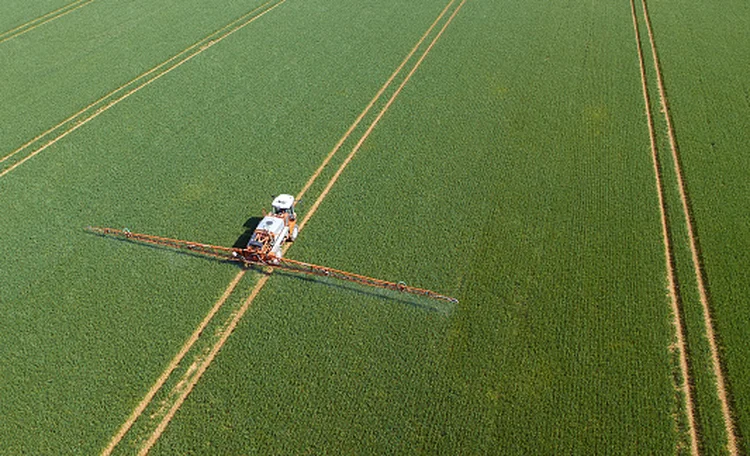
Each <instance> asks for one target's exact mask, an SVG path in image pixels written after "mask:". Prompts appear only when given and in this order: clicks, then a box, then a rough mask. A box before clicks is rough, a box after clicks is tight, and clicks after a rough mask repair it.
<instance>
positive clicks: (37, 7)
mask: <svg viewBox="0 0 750 456" xmlns="http://www.w3.org/2000/svg"><path fill="white" fill-rule="evenodd" d="M89 2H90V0H75V1H73V2H70V3H67V4H63V3H65V1H64V0H57V1H55V0H52V1H48V2H18V4H14V2H3V11H2V12H3V15H2V19H1V20H0V30H3V29H4V28H5V27H8V26H10V27H12V28H9V29H7V30H5V31H3V32H0V43H1V42H3V41H7V40H10V39H12V38H14V37H16V36H18V35H21V34H23V33H26V32H27V31H29V30H31V29H32V28H35V27H38V26H39V25H42V23H46V22H49V21H52V20H55V19H57V18H59V17H61V16H62V15H64V14H67V12H69V11H71V10H72V9H73V8H76V7H78V6H80V5H81V4H82V3H89ZM61 5H62V6H61ZM45 7H52V8H55V9H53V10H52V11H44V12H43V8H45ZM27 8H28V9H27ZM37 14H38V15H39V16H37V17H34V18H33V19H30V18H29V16H34V15H37ZM14 22H16V23H17V22H23V23H21V24H18V25H16V24H14Z"/></svg>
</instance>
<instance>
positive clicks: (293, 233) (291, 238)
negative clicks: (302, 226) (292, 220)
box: [289, 225, 299, 242]
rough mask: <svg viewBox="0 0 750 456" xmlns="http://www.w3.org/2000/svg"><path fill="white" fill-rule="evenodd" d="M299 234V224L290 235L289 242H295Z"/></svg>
mask: <svg viewBox="0 0 750 456" xmlns="http://www.w3.org/2000/svg"><path fill="white" fill-rule="evenodd" d="M298 235H299V228H298V227H297V225H294V229H293V230H292V234H290V235H289V242H294V240H295V239H297V236H298Z"/></svg>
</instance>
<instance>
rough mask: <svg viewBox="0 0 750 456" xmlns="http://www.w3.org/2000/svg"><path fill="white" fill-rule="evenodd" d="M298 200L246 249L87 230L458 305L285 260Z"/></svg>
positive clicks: (266, 221) (277, 204)
mask: <svg viewBox="0 0 750 456" xmlns="http://www.w3.org/2000/svg"><path fill="white" fill-rule="evenodd" d="M294 204H295V201H294V197H293V196H292V195H287V194H283V195H279V196H277V197H276V198H275V199H274V200H273V203H272V207H273V211H272V212H271V213H269V214H266V215H265V216H264V217H263V219H262V220H261V221H260V223H259V224H258V226H257V227H256V228H255V231H253V234H252V236H251V237H250V240H249V241H248V242H247V246H246V247H245V248H244V249H241V248H230V247H222V246H216V245H210V244H201V243H198V242H191V241H183V240H179V239H170V238H165V237H159V236H153V235H149V234H140V233H133V232H131V231H130V230H128V229H124V230H118V229H115V228H100V227H93V226H89V227H87V228H86V231H89V232H91V233H94V234H98V235H101V236H112V237H116V238H121V239H125V240H128V241H131V242H136V243H143V244H150V245H157V246H161V247H166V248H171V249H174V250H182V251H189V252H191V253H193V254H195V255H200V256H205V257H211V258H216V259H220V260H225V261H233V262H238V263H241V264H242V265H243V266H270V267H272V268H277V269H282V270H285V271H290V272H294V273H301V274H308V275H315V276H321V277H330V278H334V279H339V280H346V281H349V282H355V283H358V284H361V285H366V286H370V287H377V288H384V289H388V290H395V291H399V292H403V293H411V294H414V295H419V296H426V297H428V298H432V299H439V300H443V301H448V302H451V303H457V302H458V300H457V299H456V298H451V297H450V296H445V295H442V294H439V293H436V292H434V291H430V290H426V289H423V288H416V287H412V286H409V285H406V284H405V283H404V282H388V281H386V280H380V279H375V278H372V277H367V276H363V275H359V274H354V273H351V272H345V271H340V270H337V269H333V268H329V267H326V266H318V265H315V264H310V263H304V262H301V261H296V260H290V259H288V258H284V257H283V251H282V247H283V245H284V243H286V242H294V240H295V239H297V234H298V233H299V227H298V226H297V215H296V213H295V211H294Z"/></svg>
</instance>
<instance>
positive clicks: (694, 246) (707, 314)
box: [641, 0, 738, 455]
mask: <svg viewBox="0 0 750 456" xmlns="http://www.w3.org/2000/svg"><path fill="white" fill-rule="evenodd" d="M641 4H642V6H643V18H644V21H645V23H646V29H647V30H648V39H649V42H650V44H651V54H652V56H653V60H654V68H655V70H656V81H657V85H658V87H659V98H660V103H661V111H662V114H663V115H664V120H665V121H666V123H667V136H668V138H669V147H670V149H671V152H672V162H673V163H674V171H675V174H676V176H677V183H678V189H679V191H680V203H681V204H682V211H683V215H684V218H685V227H686V228H687V232H688V239H689V244H690V254H691V257H692V262H693V269H694V271H695V281H696V283H697V285H698V291H699V294H700V301H701V307H702V308H703V320H704V323H705V326H706V338H707V339H708V342H709V346H710V348H711V362H712V367H713V371H714V375H715V377H716V390H717V395H718V396H719V401H720V402H721V412H722V415H723V418H724V428H725V431H726V433H727V451H728V452H729V454H731V455H736V454H738V450H737V437H736V435H735V430H734V423H733V421H732V413H731V410H730V408H729V399H728V397H727V388H726V382H725V380H724V372H723V370H722V367H721V357H720V355H719V349H718V346H717V343H716V334H715V332H714V324H713V318H712V316H711V306H710V304H709V302H708V292H707V290H706V285H705V283H704V280H703V277H704V271H703V266H702V261H701V258H700V253H699V251H698V243H697V236H696V234H695V230H694V228H693V215H692V213H691V210H690V204H689V203H688V195H687V188H686V186H685V181H684V179H683V174H682V166H681V165H680V156H679V149H678V147H677V140H676V138H675V133H674V126H673V123H672V116H671V115H670V113H669V103H668V101H667V95H666V90H665V89H664V79H663V76H662V71H661V66H660V64H659V54H658V52H657V48H656V41H655V40H654V33H653V29H652V27H651V19H650V17H649V14H648V6H647V5H646V0H641Z"/></svg>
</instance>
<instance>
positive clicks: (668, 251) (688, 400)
mask: <svg viewBox="0 0 750 456" xmlns="http://www.w3.org/2000/svg"><path fill="white" fill-rule="evenodd" d="M630 10H631V13H632V15H633V29H634V31H635V42H636V47H637V49H638V63H639V64H640V74H641V85H642V88H643V101H644V103H645V106H646V119H647V121H648V136H649V141H650V143H651V159H652V162H653V165H654V177H655V179H656V191H657V195H658V197H659V214H660V217H659V218H660V221H661V231H662V238H663V241H664V259H665V262H666V265H667V282H668V289H669V301H670V303H671V307H672V318H673V320H672V324H673V325H674V328H675V333H676V336H677V351H678V352H679V358H680V372H681V373H682V385H678V387H679V388H680V389H681V390H682V393H683V395H684V397H685V408H686V409H687V410H686V413H687V418H688V426H689V430H688V431H689V433H690V453H691V454H692V455H693V456H697V455H698V435H697V432H696V428H695V410H694V405H693V397H692V394H691V391H690V383H691V382H690V371H689V368H688V362H687V355H686V351H685V348H686V347H685V335H684V331H683V328H684V326H683V324H684V323H683V321H682V318H681V315H682V313H681V311H680V302H679V299H678V297H677V292H676V288H675V271H674V258H673V257H672V245H671V240H670V237H669V225H668V222H667V212H666V205H665V202H664V188H663V183H662V177H661V169H660V165H659V156H658V150H657V147H656V132H655V129H654V119H653V117H652V115H651V102H650V97H649V93H648V84H647V79H646V67H645V64H644V58H643V47H642V46H641V37H640V32H639V28H638V18H637V15H636V12H635V0H630Z"/></svg>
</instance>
